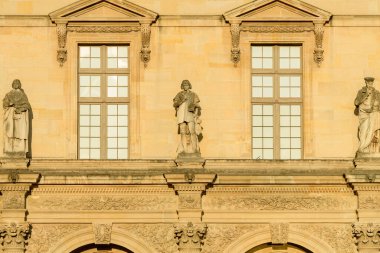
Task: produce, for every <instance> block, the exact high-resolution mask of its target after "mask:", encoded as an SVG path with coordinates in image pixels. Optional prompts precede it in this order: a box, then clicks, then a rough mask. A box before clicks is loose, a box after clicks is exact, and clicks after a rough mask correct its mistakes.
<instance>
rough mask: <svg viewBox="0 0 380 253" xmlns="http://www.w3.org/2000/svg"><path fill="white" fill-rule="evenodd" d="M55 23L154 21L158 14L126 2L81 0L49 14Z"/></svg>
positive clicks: (121, 0)
mask: <svg viewBox="0 0 380 253" xmlns="http://www.w3.org/2000/svg"><path fill="white" fill-rule="evenodd" d="M49 16H50V18H51V19H52V20H53V21H59V20H60V21H67V22H70V21H76V22H78V21H154V20H156V19H157V16H158V14H157V13H155V12H153V11H150V10H148V9H145V8H143V7H141V6H138V5H136V4H133V3H130V2H128V1H125V0H80V1H77V2H75V3H73V4H71V5H68V6H66V7H63V8H61V9H59V10H57V11H54V12H52V13H50V14H49Z"/></svg>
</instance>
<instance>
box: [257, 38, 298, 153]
mask: <svg viewBox="0 0 380 253" xmlns="http://www.w3.org/2000/svg"><path fill="white" fill-rule="evenodd" d="M253 46H271V47H272V48H273V49H272V56H273V57H272V59H273V62H272V68H262V69H257V68H256V69H255V68H253V53H252V48H253ZM281 46H299V47H300V68H299V69H281V68H280V50H279V48H280V47H281ZM303 50H304V44H303V43H302V42H265V43H256V42H251V43H250V80H251V81H250V86H251V89H250V90H251V93H250V94H251V95H250V97H251V101H250V105H251V106H250V115H251V127H250V131H251V157H252V159H263V158H260V157H254V156H253V149H254V148H253V146H254V145H253V136H254V135H253V123H252V120H253V105H273V159H268V160H287V159H281V157H280V155H281V154H280V152H281V146H280V141H281V136H280V116H281V114H280V105H299V106H300V114H301V115H300V139H301V140H300V141H301V144H300V152H301V156H300V158H299V159H303V158H304V122H303V118H304V102H303V98H304V52H303ZM254 75H262V76H273V97H253V83H252V79H253V76H254ZM281 75H289V76H291V75H299V76H300V97H280V76H281ZM289 160H294V159H292V158H289Z"/></svg>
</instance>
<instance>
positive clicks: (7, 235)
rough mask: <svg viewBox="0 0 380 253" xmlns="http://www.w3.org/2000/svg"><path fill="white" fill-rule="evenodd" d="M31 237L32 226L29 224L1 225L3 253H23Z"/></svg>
mask: <svg viewBox="0 0 380 253" xmlns="http://www.w3.org/2000/svg"><path fill="white" fill-rule="evenodd" d="M29 236H30V224H29V223H27V222H23V223H16V222H11V223H7V224H0V238H1V242H2V246H3V252H9V253H23V252H25V244H26V243H27V242H28V239H29Z"/></svg>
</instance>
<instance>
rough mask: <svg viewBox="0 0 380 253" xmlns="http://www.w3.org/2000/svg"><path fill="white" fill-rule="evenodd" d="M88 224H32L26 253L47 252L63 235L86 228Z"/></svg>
mask: <svg viewBox="0 0 380 253" xmlns="http://www.w3.org/2000/svg"><path fill="white" fill-rule="evenodd" d="M88 227H89V225H84V224H81V225H78V224H60V225H54V224H34V225H33V227H32V233H31V238H30V239H29V244H28V246H27V252H28V253H45V252H49V249H51V248H52V247H53V246H54V245H55V244H56V243H58V242H59V241H60V240H61V239H62V238H63V237H65V236H67V235H69V234H72V233H74V232H76V231H78V230H81V229H85V228H88Z"/></svg>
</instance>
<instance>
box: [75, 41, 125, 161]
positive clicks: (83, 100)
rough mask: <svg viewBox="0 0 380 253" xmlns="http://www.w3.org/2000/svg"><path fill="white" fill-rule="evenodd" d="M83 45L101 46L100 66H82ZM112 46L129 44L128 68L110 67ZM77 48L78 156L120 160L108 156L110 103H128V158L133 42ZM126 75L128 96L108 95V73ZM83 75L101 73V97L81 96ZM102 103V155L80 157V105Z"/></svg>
mask: <svg viewBox="0 0 380 253" xmlns="http://www.w3.org/2000/svg"><path fill="white" fill-rule="evenodd" d="M81 46H89V47H92V46H99V47H100V68H80V47H81ZM111 46H127V47H128V49H127V50H128V54H127V55H128V57H127V59H128V63H127V66H128V67H127V68H108V67H107V58H108V52H107V48H108V47H111ZM76 49H77V57H76V61H77V65H76V66H77V67H76V73H77V74H76V90H77V106H76V108H77V158H78V159H79V160H87V159H90V160H120V159H119V158H116V159H112V158H107V151H108V146H107V144H108V142H107V141H108V140H107V139H108V134H107V127H108V124H107V121H108V111H107V106H108V105H127V108H128V115H127V121H128V125H127V127H128V133H127V136H128V142H127V158H126V159H130V142H131V141H130V131H131V130H130V114H131V113H130V102H131V100H130V97H131V96H130V85H131V68H130V67H131V44H130V43H128V42H126V43H102V42H93V43H78V44H77V46H76ZM112 74H114V75H126V76H127V77H128V86H127V87H128V96H127V97H108V96H107V76H108V75H112ZM82 75H99V76H100V96H99V97H81V96H80V76H82ZM87 104H88V105H92V104H94V105H95V104H96V105H100V157H99V158H80V138H81V136H80V127H81V125H80V116H81V115H80V105H87ZM89 149H90V148H89Z"/></svg>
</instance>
